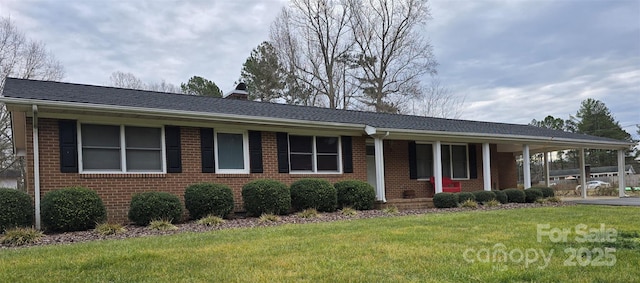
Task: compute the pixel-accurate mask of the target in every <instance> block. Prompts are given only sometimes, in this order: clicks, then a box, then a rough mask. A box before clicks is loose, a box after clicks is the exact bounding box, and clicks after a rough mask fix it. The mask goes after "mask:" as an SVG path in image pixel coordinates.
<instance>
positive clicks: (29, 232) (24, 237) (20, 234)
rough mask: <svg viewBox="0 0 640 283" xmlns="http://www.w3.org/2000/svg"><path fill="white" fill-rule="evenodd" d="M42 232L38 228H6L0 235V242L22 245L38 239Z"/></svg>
mask: <svg viewBox="0 0 640 283" xmlns="http://www.w3.org/2000/svg"><path fill="white" fill-rule="evenodd" d="M42 236H43V234H42V232H40V231H39V230H36V229H33V228H26V227H16V228H11V229H8V230H6V231H5V232H4V234H3V235H0V242H2V243H3V244H6V245H10V246H22V245H26V244H31V243H36V242H38V241H40V238H42Z"/></svg>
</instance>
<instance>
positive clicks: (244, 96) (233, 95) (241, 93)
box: [225, 83, 249, 100]
mask: <svg viewBox="0 0 640 283" xmlns="http://www.w3.org/2000/svg"><path fill="white" fill-rule="evenodd" d="M225 98H228V99H237V100H248V99H249V92H247V85H246V84H245V83H239V84H238V86H236V89H234V90H232V91H231V92H230V93H228V94H227V96H225Z"/></svg>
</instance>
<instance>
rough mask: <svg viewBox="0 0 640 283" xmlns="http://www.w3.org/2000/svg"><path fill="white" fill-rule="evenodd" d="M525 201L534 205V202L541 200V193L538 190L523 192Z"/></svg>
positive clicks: (531, 189) (530, 189) (532, 189)
mask: <svg viewBox="0 0 640 283" xmlns="http://www.w3.org/2000/svg"><path fill="white" fill-rule="evenodd" d="M524 194H525V201H526V202H528V203H534V202H536V200H538V199H541V198H543V194H542V191H541V190H539V189H534V188H529V189H527V190H524Z"/></svg>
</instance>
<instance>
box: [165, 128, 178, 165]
mask: <svg viewBox="0 0 640 283" xmlns="http://www.w3.org/2000/svg"><path fill="white" fill-rule="evenodd" d="M164 142H165V145H166V147H167V173H182V154H181V153H180V149H181V147H180V127H176V126H164Z"/></svg>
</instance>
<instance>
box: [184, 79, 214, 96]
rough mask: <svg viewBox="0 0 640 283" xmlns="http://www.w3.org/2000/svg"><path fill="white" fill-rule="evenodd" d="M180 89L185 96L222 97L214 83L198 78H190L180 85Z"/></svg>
mask: <svg viewBox="0 0 640 283" xmlns="http://www.w3.org/2000/svg"><path fill="white" fill-rule="evenodd" d="M180 88H181V89H182V92H183V93H186V94H191V95H202V96H212V97H222V91H221V90H220V88H218V86H217V85H216V84H215V83H214V82H212V81H210V80H207V79H205V78H203V77H199V76H193V77H191V78H190V79H189V81H187V82H186V83H182V84H180Z"/></svg>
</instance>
